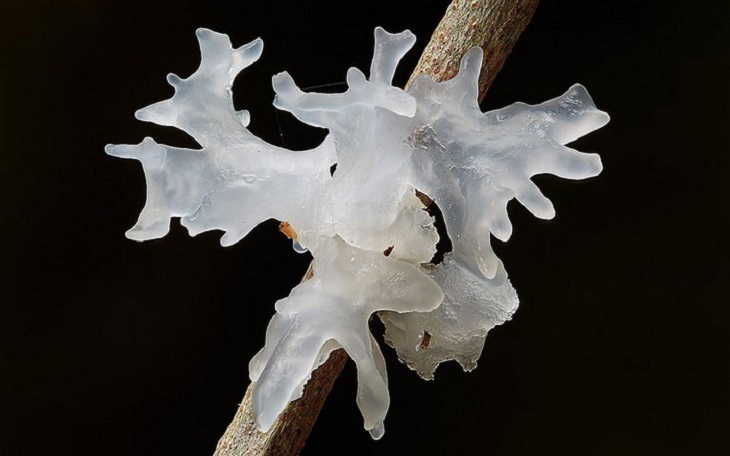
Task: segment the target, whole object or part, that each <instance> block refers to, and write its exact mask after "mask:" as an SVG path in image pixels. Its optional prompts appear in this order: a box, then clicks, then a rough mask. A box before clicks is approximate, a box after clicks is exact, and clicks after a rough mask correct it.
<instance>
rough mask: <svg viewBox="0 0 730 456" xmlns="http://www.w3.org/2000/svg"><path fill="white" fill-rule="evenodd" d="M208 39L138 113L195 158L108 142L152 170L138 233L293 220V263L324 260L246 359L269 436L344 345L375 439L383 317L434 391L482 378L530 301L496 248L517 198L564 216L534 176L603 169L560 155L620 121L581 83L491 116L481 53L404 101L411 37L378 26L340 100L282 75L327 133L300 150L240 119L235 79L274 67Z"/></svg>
mask: <svg viewBox="0 0 730 456" xmlns="http://www.w3.org/2000/svg"><path fill="white" fill-rule="evenodd" d="M197 36H198V41H199V43H200V50H201V64H200V67H199V68H198V69H197V71H195V73H193V74H192V75H191V76H189V77H188V78H186V79H181V78H179V77H177V76H175V75H169V76H168V81H169V83H170V84H171V85H172V86H173V87H174V89H175V94H174V95H173V96H172V98H170V99H168V100H164V101H161V102H159V103H155V104H153V105H151V106H148V107H146V108H144V109H141V110H139V111H138V112H137V113H136V116H137V118H138V119H140V120H145V121H150V122H154V123H157V124H159V125H167V126H173V127H176V128H179V129H181V130H184V131H185V132H187V133H189V134H190V135H191V136H192V137H193V138H194V139H195V140H196V141H197V142H198V144H200V149H183V148H177V147H171V146H166V145H162V144H158V143H156V142H155V141H154V140H153V139H151V138H146V139H144V141H142V142H141V143H140V144H137V145H109V146H107V147H106V152H107V153H108V154H110V155H114V156H117V157H124V158H134V159H137V160H139V161H140V162H142V166H143V168H144V172H145V177H146V182H147V202H146V204H145V206H144V208H143V209H142V212H141V214H140V216H139V220H138V222H137V224H136V225H135V226H134V227H133V228H132V229H130V230H129V231H128V232H127V236H128V237H129V238H131V239H135V240H147V239H154V238H159V237H162V236H164V235H165V234H167V232H168V230H169V225H170V219H171V218H172V217H179V218H180V220H181V223H182V225H183V226H185V227H186V228H187V229H188V231H189V232H190V234H191V235H195V234H197V233H200V232H203V231H208V230H221V231H223V233H224V234H223V236H222V238H221V244H223V245H224V246H225V245H231V244H234V243H236V242H237V241H239V240H240V239H242V238H243V237H244V236H246V235H247V234H248V233H249V232H250V231H251V229H253V228H254V227H255V226H256V225H258V224H259V223H261V222H263V221H265V220H268V219H272V218H273V219H277V220H279V221H281V222H282V225H281V230H282V232H284V233H285V234H286V235H287V236H288V237H290V238H291V239H292V240H293V243H294V246H295V248H296V250H297V251H306V250H308V251H309V252H311V253H312V255H313V257H314V260H313V276H312V278H311V279H310V280H308V281H305V282H303V283H301V284H299V285H298V286H296V287H295V288H294V289H293V290H292V292H291V294H290V295H289V296H288V297H287V298H284V299H282V300H280V301H278V302H277V303H276V314H275V315H274V317H273V318H272V320H271V322H270V324H269V327H268V329H267V332H266V342H265V345H264V347H263V349H262V350H261V351H260V352H259V353H258V354H257V355H256V356H255V357H254V358H253V360H252V361H251V363H250V366H249V367H250V377H251V380H252V381H254V382H256V384H255V387H254V390H253V403H254V408H255V412H256V417H257V425H258V427H259V428H260V429H261V430H264V431H265V430H267V429H268V428H269V427H270V426H271V425H272V424H273V422H274V420H275V419H276V417H277V416H278V415H279V413H280V412H281V411H282V410H283V409H284V407H285V406H286V405H287V403H289V402H290V401H292V400H294V399H296V398H298V397H300V396H301V394H302V389H303V387H304V385H305V383H306V382H307V380H308V379H309V378H310V376H311V374H312V371H313V370H314V369H316V368H317V367H318V366H319V365H320V364H322V363H323V362H324V361H325V360H326V359H327V357H328V356H329V354H330V353H331V352H332V351H333V350H335V349H337V348H344V349H345V350H346V351H347V353H348V354H349V356H350V357H351V358H352V359H353V360H354V361H355V364H356V365H357V371H358V382H359V383H358V392H357V404H358V406H359V407H360V410H361V411H362V415H363V418H364V421H365V429H367V430H368V431H370V433H371V435H372V436H373V437H374V438H376V439H377V438H380V437H381V436H382V435H383V432H384V427H383V421H384V419H385V415H386V412H387V410H388V405H389V394H388V380H387V375H386V367H385V361H384V359H383V355H382V353H381V351H380V347H379V346H378V344H377V342H376V341H375V339H374V338H373V336H372V335H371V334H370V330H369V328H368V320H369V318H370V317H371V316H372V315H373V314H374V313H377V314H378V315H379V316H380V318H381V319H382V320H383V321H384V323H385V328H386V333H385V338H386V341H387V342H388V343H389V344H391V345H392V346H393V347H394V348H395V349H396V351H397V353H398V356H399V357H400V359H401V360H403V361H404V362H405V363H407V364H408V366H410V367H411V368H412V369H414V370H416V371H417V372H418V373H419V374H420V375H421V376H422V377H423V378H427V379H430V378H433V374H434V371H435V369H436V367H437V366H438V365H439V363H441V362H443V361H446V360H456V361H458V362H459V363H460V364H461V365H462V366H463V367H464V369H466V370H471V369H473V368H474V367H475V366H476V361H477V359H478V358H479V355H480V353H481V350H482V347H483V345H484V339H485V337H486V334H487V332H488V331H489V330H490V329H491V328H493V327H494V326H496V325H499V324H501V323H503V322H505V321H506V320H508V319H509V318H510V317H511V315H512V314H513V313H514V311H515V310H516V309H517V305H518V299H517V294H516V293H515V290H514V289H513V288H512V286H511V284H510V282H509V280H508V279H507V273H506V271H505V268H504V266H503V264H502V262H501V261H500V260H499V259H498V258H497V256H496V255H495V254H494V252H493V250H492V248H491V245H490V242H491V241H490V235H493V236H494V237H496V238H497V239H499V240H502V241H505V240H507V239H508V238H509V237H510V235H511V232H512V226H511V223H510V221H509V218H508V216H507V203H508V202H509V201H510V200H512V199H513V198H514V199H517V201H519V202H520V203H521V204H522V205H524V206H525V207H526V208H527V209H528V210H529V211H530V212H532V213H533V214H534V215H535V216H536V217H540V218H544V219H550V218H552V217H553V216H554V215H555V210H554V209H553V206H552V204H551V202H550V200H548V199H547V198H546V197H545V196H543V195H542V193H541V192H540V190H539V189H538V188H537V186H536V185H535V184H534V183H533V182H532V181H531V180H530V178H531V177H532V176H534V175H536V174H542V173H549V174H554V175H556V176H560V177H564V178H567V179H584V178H588V177H591V176H595V175H597V174H598V173H600V171H601V161H600V158H599V157H598V156H597V155H595V154H585V153H581V152H578V151H576V150H573V149H571V148H569V147H566V146H565V145H566V144H567V143H570V142H571V141H573V140H575V139H577V138H579V137H581V136H583V135H585V134H587V133H589V132H591V131H593V130H595V129H597V128H600V127H601V126H603V125H605V124H606V123H607V122H608V115H607V114H606V113H604V112H602V111H600V110H598V109H596V107H595V106H594V104H593V101H592V100H591V98H590V96H589V95H588V93H587V91H586V90H585V88H584V87H582V86H580V85H574V86H572V87H570V88H569V89H568V91H567V92H566V93H565V94H563V95H561V96H559V97H557V98H555V99H552V100H549V101H546V102H544V103H541V104H539V105H527V104H523V103H515V104H513V105H510V106H507V107H506V108H502V109H498V110H495V111H490V112H486V113H482V112H481V111H480V109H479V105H478V99H477V97H478V82H477V80H478V76H479V68H480V66H481V60H482V52H481V50H480V49H479V48H474V49H471V50H470V51H469V52H468V53H467V54H466V56H465V57H464V59H463V60H462V63H461V67H460V71H459V73H458V74H457V75H456V77H454V78H453V79H451V80H449V81H446V82H440V83H437V82H434V81H432V80H431V79H429V78H428V77H426V76H421V77H419V78H418V79H417V80H416V81H415V83H414V84H413V85H412V86H411V88H410V89H409V90H408V91H405V90H403V89H400V88H398V87H395V86H393V85H392V78H393V74H394V72H395V69H396V66H397V64H398V62H399V61H400V59H401V58H402V57H403V55H404V54H405V53H406V52H407V51H408V50H409V49H410V48H411V46H412V45H413V43H414V42H415V37H414V36H413V34H412V33H410V32H408V31H405V32H402V33H397V34H390V33H388V32H386V31H384V30H383V29H382V28H377V29H375V53H374V56H373V60H372V64H371V67H370V74H369V75H368V76H366V75H365V74H364V73H362V72H361V71H360V70H358V69H356V68H350V69H349V70H348V72H347V79H346V80H347V90H346V91H345V92H343V93H337V94H322V93H311V92H309V93H308V92H304V91H302V90H301V89H300V88H299V87H297V85H296V83H295V82H294V79H293V78H292V77H291V76H290V75H289V74H288V73H281V74H278V75H276V76H274V78H273V86H274V90H275V92H276V98H275V100H274V105H275V106H276V107H277V108H279V109H282V110H286V111H289V112H291V113H292V114H293V115H294V116H296V117H297V118H298V119H299V120H300V121H302V122H304V123H306V124H309V125H313V126H317V127H322V128H326V129H327V130H328V131H329V134H328V136H327V137H326V139H325V140H324V141H323V142H322V144H320V145H319V146H318V147H316V148H314V149H312V150H307V151H290V150H287V149H284V148H281V147H277V146H274V145H271V144H268V143H266V142H265V141H263V140H262V139H260V138H258V137H256V136H255V135H253V134H252V133H251V132H250V131H249V130H247V128H246V127H247V125H248V122H249V113H248V112H247V111H236V110H235V109H234V108H233V103H232V96H231V86H232V84H233V80H234V78H235V77H236V75H237V74H238V73H239V72H240V71H241V70H243V69H244V68H246V67H248V66H249V65H251V64H253V63H254V62H255V61H256V60H257V59H258V58H259V57H260V56H261V52H262V50H263V42H262V41H261V40H260V39H257V40H254V41H252V42H250V43H248V44H246V45H244V46H241V47H239V48H233V47H232V46H231V43H230V41H229V39H228V37H227V36H226V35H223V34H219V33H215V32H212V31H210V30H206V29H200V30H198V32H197ZM335 164H336V165H337V167H336V171H335V172H334V173H331V172H330V169H331V168H332V166H333V165H335ZM416 189H418V191H420V192H422V193H424V194H426V195H428V196H429V197H430V198H431V199H432V200H434V201H435V202H436V204H438V206H439V208H440V210H441V211H442V213H443V216H444V222H445V225H446V230H447V232H448V234H449V237H450V238H451V240H452V243H453V251H452V252H450V253H448V254H447V255H446V256H445V258H444V260H443V261H442V262H440V263H439V264H436V265H433V264H429V262H430V260H431V259H432V257H433V255H434V253H435V252H436V243H437V241H438V237H439V236H438V234H437V231H436V229H435V227H434V220H433V218H432V217H431V216H430V215H429V214H428V212H426V211H425V210H424V206H423V203H422V202H421V200H420V199H419V198H418V197H417V196H416Z"/></svg>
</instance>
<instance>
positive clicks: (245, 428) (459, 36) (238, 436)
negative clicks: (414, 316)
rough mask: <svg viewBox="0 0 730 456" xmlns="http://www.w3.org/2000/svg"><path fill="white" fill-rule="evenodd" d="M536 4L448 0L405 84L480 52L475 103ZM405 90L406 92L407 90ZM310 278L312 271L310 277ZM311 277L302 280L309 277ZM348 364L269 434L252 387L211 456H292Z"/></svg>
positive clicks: (315, 384) (445, 72)
mask: <svg viewBox="0 0 730 456" xmlns="http://www.w3.org/2000/svg"><path fill="white" fill-rule="evenodd" d="M538 1H539V0H453V2H452V3H451V5H449V7H448V9H447V11H446V14H445V15H444V17H443V19H442V20H441V22H440V23H439V25H438V27H437V28H436V31H435V32H434V34H433V36H432V37H431V40H430V41H429V43H428V45H427V46H426V49H425V50H424V52H423V54H422V55H421V59H420V60H419V62H418V65H417V66H416V69H415V70H414V71H413V75H412V76H411V78H410V80H409V81H408V84H407V86H408V85H410V84H411V82H412V81H413V79H414V78H415V77H416V76H418V75H421V74H427V75H429V76H430V77H431V78H432V79H434V80H435V81H445V80H448V79H451V78H453V77H454V76H455V75H456V73H457V72H458V70H459V64H460V62H461V58H462V56H463V55H464V54H465V53H466V51H467V50H469V49H470V48H472V47H474V46H480V47H481V48H482V49H483V50H484V61H483V63H482V72H481V75H480V78H479V100H480V101H481V100H482V99H483V98H484V95H485V94H486V92H487V89H488V88H489V86H490V85H491V83H492V81H493V80H494V78H495V76H496V75H497V73H498V72H499V70H500V69H501V68H502V65H503V64H504V62H505V60H506V59H507V56H508V55H509V53H510V52H511V51H512V48H513V46H514V45H515V43H516V42H517V39H518V38H519V37H520V34H522V31H523V30H524V29H525V27H527V24H528V23H529V22H530V19H531V18H532V15H533V13H534V12H535V9H536V8H537V4H538ZM407 86H406V87H407ZM310 272H311V271H310ZM310 272H308V273H307V275H305V277H304V279H303V280H306V279H308V278H309V276H310ZM346 361H347V354H346V353H345V352H344V350H342V349H340V350H337V351H335V352H333V353H332V354H331V355H330V357H329V359H328V360H327V362H325V363H324V364H323V365H322V366H320V367H319V368H318V369H317V370H316V371H314V373H313V374H312V378H311V379H310V380H309V382H307V385H306V387H305V388H304V394H303V396H302V397H301V398H300V399H297V400H296V401H293V402H292V403H290V404H289V405H288V406H287V408H286V409H285V410H284V412H282V414H281V415H280V416H279V418H278V419H277V421H276V423H274V425H273V426H272V428H271V429H270V430H269V431H268V432H266V433H263V432H259V431H258V430H256V427H255V425H254V412H253V405H252V403H251V391H252V386H253V384H252V385H249V387H248V389H247V390H246V395H245V396H244V398H243V401H242V402H241V404H240V405H239V407H238V410H237V411H236V415H235V416H234V418H233V421H232V422H231V424H230V425H229V426H228V429H226V432H225V434H224V435H223V436H222V437H221V439H220V441H219V442H218V445H217V447H216V451H215V455H216V456H234V455H235V456H239V455H250V456H259V455H277V456H286V455H297V454H299V453H300V452H301V450H302V448H303V447H304V444H305V443H306V440H307V437H308V436H309V433H310V432H311V430H312V427H313V426H314V423H315V421H316V420H317V416H318V415H319V412H320V410H321V409H322V406H323V405H324V402H325V400H326V399H327V396H328V395H329V393H330V391H331V389H332V386H333V384H334V382H335V380H336V379H337V377H339V375H340V372H342V369H343V368H344V366H345V363H346Z"/></svg>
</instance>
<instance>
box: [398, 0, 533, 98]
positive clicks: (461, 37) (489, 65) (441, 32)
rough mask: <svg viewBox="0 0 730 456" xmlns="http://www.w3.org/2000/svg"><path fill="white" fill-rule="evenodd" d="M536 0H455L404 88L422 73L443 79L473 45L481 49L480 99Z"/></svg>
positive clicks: (500, 66)
mask: <svg viewBox="0 0 730 456" xmlns="http://www.w3.org/2000/svg"><path fill="white" fill-rule="evenodd" d="M538 1H539V0H454V1H453V2H452V3H451V5H449V8H448V10H447V11H446V14H445V15H444V17H443V19H441V22H440V23H439V25H438V27H436V31H435V32H434V33H433V36H432V37H431V40H430V41H429V43H428V45H427V46H426V49H425V50H424V51H423V54H422V55H421V59H420V60H419V61H418V65H416V69H415V70H414V71H413V75H412V76H411V78H410V80H409V81H408V84H407V85H406V87H408V86H409V85H410V84H411V83H412V82H413V79H414V78H416V77H417V76H419V75H421V74H426V75H428V76H430V77H431V78H432V79H433V80H435V81H446V80H449V79H451V78H453V77H454V76H455V75H456V73H457V72H458V71H459V64H460V63H461V57H462V56H463V55H464V54H465V53H466V51H468V50H469V49H470V48H472V47H474V46H479V47H481V48H482V49H483V50H484V60H483V61H482V71H481V75H480V77H479V101H481V100H482V99H483V98H484V95H485V94H486V93H487V90H488V89H489V86H490V85H491V84H492V81H493V80H494V77H495V76H497V73H498V72H499V70H500V69H502V65H504V62H505V60H507V56H509V54H510V52H511V51H512V48H513V47H514V45H515V43H516V42H517V40H518V39H519V37H520V35H521V34H522V31H523V30H525V27H527V24H528V23H529V22H530V19H532V15H533V14H534V12H535V9H536V8H537V4H538Z"/></svg>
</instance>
